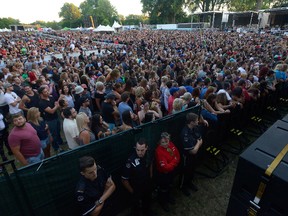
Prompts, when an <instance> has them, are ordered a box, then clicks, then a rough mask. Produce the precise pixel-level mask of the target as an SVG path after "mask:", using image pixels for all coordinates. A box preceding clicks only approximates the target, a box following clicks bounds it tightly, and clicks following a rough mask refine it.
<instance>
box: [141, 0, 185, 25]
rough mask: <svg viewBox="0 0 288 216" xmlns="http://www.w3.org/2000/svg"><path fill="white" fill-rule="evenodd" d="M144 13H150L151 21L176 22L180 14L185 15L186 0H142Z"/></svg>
mask: <svg viewBox="0 0 288 216" xmlns="http://www.w3.org/2000/svg"><path fill="white" fill-rule="evenodd" d="M141 3H142V4H143V10H142V12H143V13H148V14H149V17H150V23H152V24H153V23H176V18H177V17H179V15H183V14H184V15H185V13H183V9H184V7H185V0H170V1H169V3H167V1H166V0H141ZM180 18H181V17H180Z"/></svg>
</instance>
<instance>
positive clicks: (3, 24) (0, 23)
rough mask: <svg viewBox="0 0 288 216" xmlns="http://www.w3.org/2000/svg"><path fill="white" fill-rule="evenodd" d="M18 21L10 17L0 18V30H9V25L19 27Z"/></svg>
mask: <svg viewBox="0 0 288 216" xmlns="http://www.w3.org/2000/svg"><path fill="white" fill-rule="evenodd" d="M19 24H20V21H19V20H18V19H13V18H11V17H8V18H0V29H4V28H8V29H10V25H19Z"/></svg>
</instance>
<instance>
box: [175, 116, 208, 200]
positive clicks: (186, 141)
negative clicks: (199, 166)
mask: <svg viewBox="0 0 288 216" xmlns="http://www.w3.org/2000/svg"><path fill="white" fill-rule="evenodd" d="M198 118H199V117H198V115H196V114H195V113H188V114H187V115H186V125H185V127H184V128H183V129H182V131H181V140H182V146H183V170H182V175H181V185H180V187H181V190H182V192H183V193H184V194H185V195H186V196H190V192H189V190H188V187H189V188H190V189H192V190H193V191H197V190H198V188H197V187H196V186H195V185H194V184H193V183H192V179H193V177H194V171H195V167H196V166H195V164H196V159H197V157H196V155H197V152H198V150H199V148H200V147H201V146H202V143H203V141H202V136H201V132H200V131H201V130H199V127H198Z"/></svg>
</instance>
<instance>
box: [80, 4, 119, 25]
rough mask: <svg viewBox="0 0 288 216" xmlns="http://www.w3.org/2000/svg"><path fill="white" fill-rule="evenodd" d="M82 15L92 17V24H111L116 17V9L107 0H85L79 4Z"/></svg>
mask: <svg viewBox="0 0 288 216" xmlns="http://www.w3.org/2000/svg"><path fill="white" fill-rule="evenodd" d="M80 10H81V13H82V15H83V17H86V18H87V17H90V16H92V17H93V20H94V25H95V27H97V26H98V25H100V24H101V25H112V24H113V22H114V20H119V19H118V13H117V11H116V9H115V8H114V7H113V6H112V5H111V3H110V1H109V0H85V1H84V2H82V3H81V4H80Z"/></svg>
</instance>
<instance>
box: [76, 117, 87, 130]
mask: <svg viewBox="0 0 288 216" xmlns="http://www.w3.org/2000/svg"><path fill="white" fill-rule="evenodd" d="M85 118H87V115H86V113H84V112H80V113H78V114H77V116H76V123H77V127H78V130H79V132H81V131H82V130H83V128H84V127H85V126H87V124H86V123H85Z"/></svg>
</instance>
